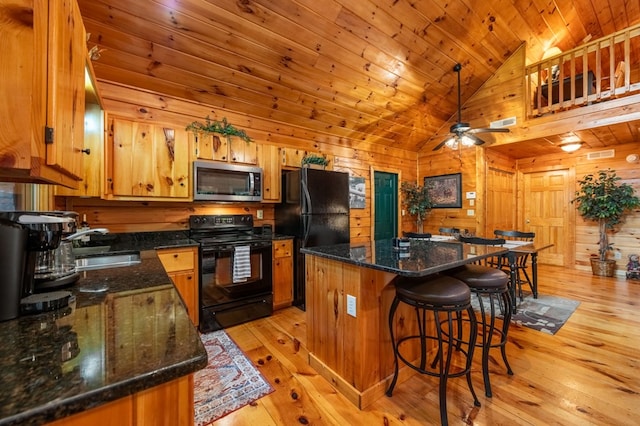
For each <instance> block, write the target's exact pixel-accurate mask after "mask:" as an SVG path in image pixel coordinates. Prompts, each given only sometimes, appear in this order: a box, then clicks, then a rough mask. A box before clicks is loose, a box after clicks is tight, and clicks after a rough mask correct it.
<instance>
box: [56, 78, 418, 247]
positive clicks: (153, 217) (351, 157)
mask: <svg viewBox="0 0 640 426" xmlns="http://www.w3.org/2000/svg"><path fill="white" fill-rule="evenodd" d="M98 85H99V88H100V93H101V94H102V98H103V101H104V108H105V110H106V111H108V112H110V113H115V114H118V115H119V116H122V117H127V118H131V119H135V120H141V121H148V122H152V123H167V124H173V125H180V126H186V125H187V124H188V123H190V122H192V121H194V120H200V121H203V120H204V118H205V117H206V116H211V117H212V118H215V119H221V118H222V117H226V118H227V119H228V120H229V122H230V123H233V124H234V125H237V126H238V127H240V128H242V129H244V130H245V131H246V132H247V134H249V135H250V136H251V137H252V138H253V139H254V140H256V143H263V144H272V145H277V146H280V147H290V148H295V149H300V150H309V151H315V152H320V153H322V154H328V155H334V156H335V157H334V164H333V168H334V170H338V171H345V172H348V173H349V174H350V175H351V176H358V177H363V178H364V179H365V185H366V208H365V209H357V210H356V209H354V210H351V238H352V241H355V242H357V241H367V240H369V239H370V237H371V208H370V207H371V180H370V176H371V169H372V168H373V169H374V170H376V169H377V170H384V171H395V172H397V173H398V174H399V175H400V176H401V177H402V179H403V180H411V181H415V179H416V175H417V167H416V164H417V154H416V153H415V152H411V151H407V150H403V149H399V148H393V147H384V146H381V145H372V144H368V143H364V142H363V141H360V140H356V139H349V138H343V139H341V140H339V141H336V140H335V139H334V138H329V137H326V138H323V136H322V135H319V134H313V135H309V134H305V132H302V131H301V129H299V128H296V127H294V126H291V125H287V123H282V122H276V121H269V120H261V121H260V126H259V128H260V129H265V128H268V129H270V131H268V132H265V131H264V130H259V131H258V130H252V128H251V122H252V121H251V119H249V117H247V116H244V115H242V113H241V112H237V111H227V110H224V109H222V108H216V107H212V106H209V105H203V104H200V103H197V102H193V101H188V100H185V99H179V98H174V97H169V96H165V95H162V94H158V93H153V92H149V91H146V90H142V89H137V88H131V87H125V86H121V85H117V84H113V83H110V82H107V81H99V82H98ZM254 121H255V119H254ZM318 140H322V141H323V142H318ZM56 207H57V208H64V209H69V210H74V211H77V212H78V213H80V214H86V215H87V221H88V222H89V224H90V225H91V226H92V227H107V228H109V229H110V230H111V231H112V232H134V231H141V232H143V231H156V230H175V229H187V228H188V217H189V215H192V214H227V213H232V214H235V213H251V214H253V215H254V220H255V224H256V226H258V225H261V224H262V223H273V221H274V215H273V205H272V204H259V203H245V204H242V203H238V204H220V203H180V202H176V203H173V202H154V201H127V202H123V201H105V200H100V199H96V198H77V197H66V198H61V197H57V200H56ZM258 209H262V210H263V211H264V219H263V220H258V219H257V218H256V210H258ZM403 226H404V224H403ZM407 226H411V223H409V224H408V225H407Z"/></svg>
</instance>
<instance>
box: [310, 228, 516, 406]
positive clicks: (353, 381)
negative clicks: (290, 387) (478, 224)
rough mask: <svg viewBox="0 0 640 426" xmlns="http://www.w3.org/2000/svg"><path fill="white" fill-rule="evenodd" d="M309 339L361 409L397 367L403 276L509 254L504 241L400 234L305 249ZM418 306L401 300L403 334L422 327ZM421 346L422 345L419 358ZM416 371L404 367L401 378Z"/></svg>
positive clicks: (324, 371)
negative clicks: (399, 241)
mask: <svg viewBox="0 0 640 426" xmlns="http://www.w3.org/2000/svg"><path fill="white" fill-rule="evenodd" d="M301 252H302V253H304V254H305V255H306V256H305V264H306V311H307V344H308V349H309V354H310V356H309V358H310V364H311V366H312V367H313V368H314V369H315V370H316V371H317V372H318V373H319V374H321V375H322V376H323V377H324V378H326V379H327V380H328V381H329V382H331V383H332V384H333V385H334V386H335V387H336V389H338V391H340V392H341V393H342V394H343V395H345V396H346V397H347V398H348V399H349V400H350V401H351V402H352V403H353V404H355V405H356V406H357V407H359V408H365V407H366V406H368V405H369V404H370V403H372V402H373V401H375V400H376V399H378V398H380V397H381V396H383V395H384V392H385V390H386V388H387V385H388V381H389V380H390V379H391V375H392V373H393V352H392V346H391V340H390V335H389V327H388V313H389V307H390V306H391V302H392V301H393V298H394V296H395V287H394V285H393V280H394V278H395V277H396V276H399V275H400V276H412V277H420V276H424V277H426V276H428V275H431V274H435V273H438V272H442V271H446V270H448V269H451V268H454V267H456V266H460V265H463V264H465V263H470V262H474V261H476V260H480V259H483V258H486V257H491V256H498V255H503V254H505V253H507V249H506V248H503V247H494V246H482V245H474V244H463V243H460V242H457V241H442V242H440V241H424V240H411V245H410V248H409V249H408V250H407V251H399V250H396V249H395V248H394V247H393V242H392V240H390V239H389V240H381V241H373V242H371V243H368V244H354V243H352V244H339V245H333V246H325V247H311V248H303V249H301ZM414 317H415V313H414V312H413V310H411V309H410V308H409V307H408V306H400V307H399V309H398V311H397V314H396V317H395V318H396V325H395V327H396V336H403V335H407V334H409V333H414V332H415V329H414V328H415V324H414V321H413V319H414ZM417 354H418V349H417V348H415V355H416V357H417ZM411 374H413V370H411V369H409V368H406V367H405V368H403V369H401V370H400V375H399V378H398V380H399V382H402V381H404V380H406V379H407V378H408V377H410V375H411Z"/></svg>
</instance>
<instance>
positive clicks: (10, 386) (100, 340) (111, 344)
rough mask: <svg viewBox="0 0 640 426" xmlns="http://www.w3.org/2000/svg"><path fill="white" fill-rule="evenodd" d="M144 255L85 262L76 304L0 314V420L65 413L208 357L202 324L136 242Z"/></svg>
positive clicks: (180, 372)
mask: <svg viewBox="0 0 640 426" xmlns="http://www.w3.org/2000/svg"><path fill="white" fill-rule="evenodd" d="M172 241H173V242H174V243H177V242H178V240H177V239H174V240H172ZM182 243H184V244H182ZM182 243H181V245H190V243H189V241H188V239H187V241H182ZM145 244H147V242H140V243H139V244H138V245H136V246H135V247H131V246H130V247H128V248H129V249H132V248H133V249H140V248H141V247H146V246H145ZM174 245H175V244H174ZM151 246H153V247H152V248H157V247H161V246H162V245H161V244H156V243H153V244H151V245H150V246H149V247H151ZM114 249H117V247H114ZM123 249H124V248H123ZM141 258H142V262H141V263H140V264H138V265H133V266H127V267H121V268H112V269H102V270H94V271H86V272H81V278H80V280H79V281H78V282H77V283H76V284H75V285H74V286H73V287H71V288H70V289H68V290H69V291H71V292H72V293H73V294H74V295H75V296H76V301H75V308H74V309H71V308H67V309H61V310H59V311H56V312H55V313H47V314H41V315H34V316H23V317H20V318H18V319H16V320H12V321H6V322H2V323H0V340H1V341H2V344H1V345H0V378H1V383H2V387H1V388H0V425H14V424H21V425H22V424H30V425H31V424H42V423H45V422H48V421H52V420H55V419H59V418H63V417H66V416H68V415H71V414H74V413H77V412H81V411H84V410H87V409H90V408H93V407H96V406H98V405H101V404H103V403H106V402H109V401H112V400H116V399H118V398H121V397H124V396H127V395H130V394H133V393H135V392H139V391H141V390H143V389H147V388H150V387H153V386H156V385H159V384H162V383H165V382H168V381H171V380H173V379H177V378H179V377H182V376H185V375H187V374H190V373H192V372H195V371H197V370H199V369H201V368H203V367H204V366H206V364H207V354H206V351H205V349H204V347H203V345H202V342H201V341H200V337H199V334H198V332H197V330H196V328H195V327H194V326H193V324H192V323H191V321H190V319H189V316H188V315H187V312H186V310H185V308H184V305H183V303H182V301H181V298H180V295H179V294H178V292H177V290H176V289H175V287H174V286H173V284H172V283H171V281H170V279H169V278H168V276H167V274H166V273H165V271H164V268H163V267H162V264H161V263H160V261H159V260H158V257H157V255H156V253H155V251H153V250H147V251H144V250H141ZM76 345H77V348H76Z"/></svg>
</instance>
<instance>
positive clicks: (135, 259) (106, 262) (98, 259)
mask: <svg viewBox="0 0 640 426" xmlns="http://www.w3.org/2000/svg"><path fill="white" fill-rule="evenodd" d="M139 263H140V253H127V254H105V255H102V256H91V257H82V258H79V259H76V270H77V271H91V270H94V269H108V268H120V267H123V266H132V265H137V264H139Z"/></svg>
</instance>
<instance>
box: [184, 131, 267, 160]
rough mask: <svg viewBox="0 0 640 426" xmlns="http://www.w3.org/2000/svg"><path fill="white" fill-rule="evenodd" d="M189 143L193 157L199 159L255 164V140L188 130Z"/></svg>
mask: <svg viewBox="0 0 640 426" xmlns="http://www.w3.org/2000/svg"><path fill="white" fill-rule="evenodd" d="M189 145H190V146H192V147H193V148H192V149H193V153H194V157H195V158H197V159H200V160H215V161H225V162H228V163H243V164H257V163H258V148H257V144H256V143H255V142H245V141H244V140H242V139H241V138H239V137H236V136H231V137H230V138H228V139H227V137H225V136H222V135H212V134H204V133H199V134H195V133H193V132H189Z"/></svg>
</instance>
